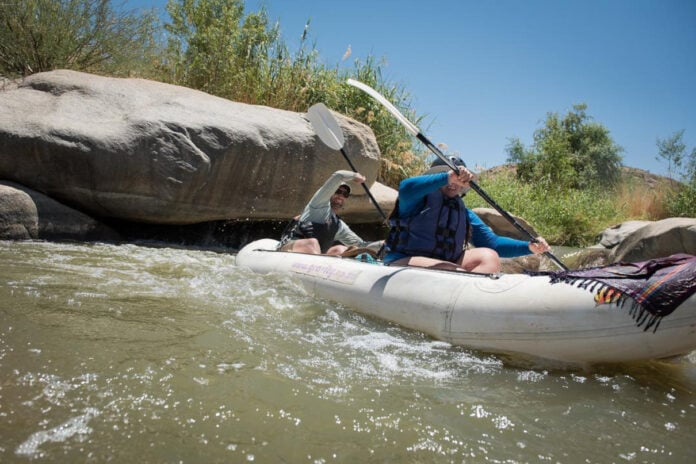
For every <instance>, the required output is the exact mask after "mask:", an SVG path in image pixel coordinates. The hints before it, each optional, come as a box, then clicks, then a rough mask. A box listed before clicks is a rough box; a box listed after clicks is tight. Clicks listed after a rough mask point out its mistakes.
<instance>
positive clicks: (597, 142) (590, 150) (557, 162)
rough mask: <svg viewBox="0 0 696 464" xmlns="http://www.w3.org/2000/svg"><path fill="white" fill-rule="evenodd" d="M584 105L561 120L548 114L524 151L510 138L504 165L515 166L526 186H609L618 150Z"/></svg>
mask: <svg viewBox="0 0 696 464" xmlns="http://www.w3.org/2000/svg"><path fill="white" fill-rule="evenodd" d="M586 109H587V105H585V104H580V105H574V106H573V110H572V111H570V112H568V114H566V115H565V116H564V117H563V118H561V117H560V116H559V115H558V114H557V113H549V114H548V115H547V117H546V122H545V125H544V127H542V128H540V129H538V130H537V131H535V132H534V142H533V144H532V146H531V147H530V148H529V149H527V148H525V147H524V145H523V144H522V142H521V141H520V140H519V139H516V138H513V139H512V140H511V141H510V144H509V145H508V147H507V151H508V161H511V162H514V163H517V164H518V166H517V175H518V176H519V177H520V179H522V180H524V181H526V182H534V183H537V182H540V181H543V182H548V183H549V184H552V185H555V186H558V187H561V188H564V189H584V188H592V187H596V186H604V187H606V186H613V185H615V184H616V183H617V182H618V180H619V178H620V167H621V156H620V153H621V151H622V148H621V147H619V146H618V145H616V144H614V142H613V140H612V139H611V137H610V136H609V131H608V130H607V129H606V128H605V127H604V126H603V125H601V124H599V123H595V122H591V121H590V119H591V118H590V117H589V116H588V115H587V113H586V112H585V110H586Z"/></svg>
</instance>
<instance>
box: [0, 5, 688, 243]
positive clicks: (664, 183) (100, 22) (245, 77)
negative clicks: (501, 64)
mask: <svg viewBox="0 0 696 464" xmlns="http://www.w3.org/2000/svg"><path fill="white" fill-rule="evenodd" d="M117 4H118V2H114V1H110V0H73V1H55V0H34V1H31V2H19V3H16V2H5V3H0V16H2V17H3V18H5V20H4V21H3V23H2V24H0V78H5V79H19V78H22V77H26V76H28V75H31V74H33V73H37V72H43V71H50V70H55V69H72V70H76V71H84V72H89V73H94V74H100V75H105V76H113V77H140V78H145V79H151V80H156V81H160V82H166V83H170V84H175V85H179V86H184V87H189V88H193V89H196V90H201V91H204V92H207V93H209V94H212V95H216V96H219V97H223V98H226V99H229V100H233V101H238V102H243V103H249V104H255V105H265V106H270V107H274V108H279V109H284V110H290V111H296V112H304V111H306V109H307V108H309V107H310V106H311V105H313V104H315V103H319V102H321V103H324V104H326V105H327V106H328V107H330V108H332V109H334V110H335V111H338V112H340V113H342V114H344V115H346V116H348V117H350V118H353V119H355V120H357V121H360V122H362V123H365V124H367V125H368V126H369V127H370V128H372V130H373V132H374V133H375V137H376V139H377V142H378V144H379V148H380V151H381V154H382V158H381V164H380V170H379V176H378V180H379V181H380V182H381V183H383V184H385V185H388V186H390V187H393V188H398V184H399V182H400V181H401V180H402V179H404V178H406V177H409V176H412V175H416V174H418V173H420V172H422V170H423V169H424V168H425V166H427V165H428V163H429V162H430V161H431V159H432V156H431V155H429V153H428V152H427V149H426V148H425V147H423V146H421V145H420V142H418V141H417V140H415V139H414V138H413V137H411V136H410V135H409V134H408V133H407V132H406V131H405V130H404V128H403V127H402V126H401V125H400V124H399V122H398V121H397V120H396V119H394V118H393V117H392V116H391V115H390V114H389V113H388V112H387V111H385V110H384V109H383V108H381V107H380V105H379V103H377V102H375V101H374V100H372V99H371V98H370V97H369V96H368V95H366V94H365V93H363V92H362V91H360V90H359V89H356V88H353V87H351V86H348V85H345V84H344V83H345V81H346V79H348V78H353V79H356V80H359V81H361V82H364V83H365V84H367V85H369V86H371V87H373V88H375V89H376V90H377V91H379V92H380V93H381V94H382V95H384V96H385V97H386V98H387V99H389V100H390V101H391V102H392V103H394V104H395V106H397V107H398V108H400V109H401V110H402V111H403V113H404V114H405V115H406V117H407V118H408V119H409V120H411V121H412V122H414V123H415V124H416V125H420V124H421V123H422V122H423V120H424V116H422V115H419V114H417V112H416V111H415V110H414V109H413V108H412V106H411V97H410V94H409V92H408V90H407V89H406V88H405V87H404V86H403V85H401V84H399V83H395V82H391V81H389V80H388V79H387V78H385V77H384V76H383V74H382V71H381V67H382V61H381V60H379V59H377V58H375V57H374V56H372V55H369V56H367V57H365V58H354V59H353V61H352V67H350V66H343V65H341V64H340V63H337V64H334V65H330V64H326V63H324V62H323V61H322V59H321V56H320V55H319V52H318V49H317V44H316V43H312V42H310V32H311V27H310V26H311V24H310V22H309V20H308V21H307V23H306V26H305V29H304V32H303V34H302V37H301V39H300V43H299V44H298V45H297V46H292V47H291V46H289V45H288V44H287V43H286V42H285V40H284V39H283V38H282V36H281V34H280V24H279V23H278V22H274V21H271V19H270V18H269V17H268V13H267V11H266V10H265V9H264V8H261V9H260V10H259V11H255V12H250V11H246V9H245V4H244V1H243V0H170V1H169V2H168V4H167V12H168V13H169V18H170V19H169V20H168V21H166V22H165V21H162V20H161V19H159V18H160V17H159V15H158V12H157V11H145V12H143V11H135V10H133V11H128V10H126V9H124V8H123V7H122V6H118V5H117ZM349 58H351V57H350V50H347V51H346V54H345V55H344V57H343V61H346V60H348V59H349ZM675 129H677V130H676V131H675V132H674V133H673V134H671V135H668V136H667V137H665V138H664V139H660V138H658V139H657V141H656V148H655V155H656V157H657V158H658V159H660V160H663V161H664V162H666V163H667V166H668V172H669V176H668V177H660V176H655V175H652V174H649V173H647V172H645V171H641V170H638V169H633V168H627V167H624V166H622V156H621V152H622V151H623V150H622V148H621V147H619V146H618V145H616V144H615V143H614V141H613V140H612V138H611V134H610V130H609V128H606V127H604V126H603V125H602V124H601V123H600V122H597V121H594V120H593V119H592V117H591V116H590V115H589V114H588V112H587V106H586V105H584V104H582V103H580V104H575V105H574V106H573V109H572V110H571V111H570V112H568V113H567V114H565V115H559V114H557V113H554V112H549V113H548V114H547V117H546V120H545V122H544V124H543V126H541V127H540V128H539V129H538V130H537V131H535V133H534V137H533V140H534V142H533V144H532V146H530V147H525V146H523V145H522V143H521V142H520V141H519V140H517V139H512V140H510V142H509V145H508V147H507V154H508V161H509V162H510V163H511V164H509V165H505V166H499V167H496V168H492V169H489V170H486V171H483V172H481V176H480V177H481V178H480V182H479V183H480V185H481V187H483V188H484V189H485V190H486V192H487V193H488V194H489V195H490V196H491V197H492V198H494V199H495V200H496V201H497V202H498V203H499V204H500V205H501V206H502V207H503V208H505V209H506V210H508V211H510V212H512V213H514V214H515V215H517V216H520V217H523V218H525V219H526V220H527V221H528V222H529V223H530V224H533V225H534V227H535V229H536V230H538V231H540V233H541V234H542V235H544V237H546V238H547V239H548V240H549V242H551V243H554V244H557V245H566V246H587V245H591V244H593V243H595V240H596V237H597V235H598V234H599V233H600V232H601V231H602V230H603V229H605V228H607V227H610V226H612V225H615V224H618V223H621V222H624V221H628V220H660V219H664V218H668V217H696V148H691V150H689V149H688V148H687V147H686V145H685V144H684V143H683V134H684V131H683V130H678V128H675ZM460 156H462V155H460ZM462 158H463V159H465V160H466V155H463V156H462ZM466 202H467V205H468V206H469V207H486V206H487V205H486V204H485V203H484V202H483V200H482V199H481V198H479V197H478V196H477V195H475V194H470V195H469V196H468V197H467V198H466Z"/></svg>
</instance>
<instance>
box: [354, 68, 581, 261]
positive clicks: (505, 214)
mask: <svg viewBox="0 0 696 464" xmlns="http://www.w3.org/2000/svg"><path fill="white" fill-rule="evenodd" d="M348 84H350V85H352V86H353V87H357V88H359V89H360V90H362V91H363V92H365V93H367V94H368V95H370V96H371V97H372V98H374V99H375V100H377V101H378V102H380V103H381V104H382V105H383V106H384V107H385V108H386V109H387V110H388V111H389V112H390V113H391V114H392V115H393V116H394V117H395V118H396V119H398V120H399V122H401V124H403V125H404V127H406V130H408V131H409V132H410V133H411V134H412V135H413V136H415V137H416V138H417V139H418V140H420V141H421V142H423V144H424V145H425V146H426V147H428V149H430V151H431V152H433V153H434V154H435V155H436V156H437V157H438V158H440V159H441V160H442V161H443V162H444V163H445V164H446V165H447V166H449V168H450V169H452V170H453V171H454V172H459V170H458V169H457V168H456V167H455V165H454V164H453V163H452V161H451V160H450V159H449V158H448V157H447V156H445V154H444V153H442V151H440V149H439V148H437V147H436V146H435V145H433V143H432V142H431V141H430V140H428V138H427V137H426V136H425V135H423V133H422V132H421V131H420V129H418V127H416V125H415V124H413V123H412V122H411V121H409V120H408V119H406V117H405V116H404V115H403V114H401V112H400V111H399V110H398V109H396V107H395V106H394V105H392V104H391V102H389V100H387V99H386V98H384V97H383V96H382V95H381V94H380V93H379V92H377V91H376V90H375V89H373V88H372V87H370V86H369V85H366V84H363V83H362V82H359V81H356V80H354V79H348ZM469 185H471V188H472V189H473V190H474V191H475V192H476V193H478V194H479V195H480V196H481V198H483V199H484V200H485V201H486V202H487V203H488V204H489V205H491V206H492V207H493V208H495V210H496V211H498V212H499V213H500V215H501V216H503V217H504V218H505V219H506V220H507V221H508V222H509V223H510V224H512V225H513V226H514V227H515V229H517V230H519V231H520V232H522V233H523V234H525V235H526V236H527V237H529V239H530V240H531V241H532V242H536V241H537V239H536V237H534V235H532V233H531V232H529V231H528V230H527V229H525V228H524V227H522V225H521V224H520V223H519V222H517V220H516V219H515V218H514V217H512V216H511V215H510V214H509V213H508V212H507V211H505V210H504V209H503V208H501V207H500V206H499V205H498V204H497V203H496V202H495V201H493V199H492V198H491V197H489V196H488V194H487V193H486V192H484V191H483V189H482V188H481V187H480V186H479V185H478V184H477V183H476V182H474V181H473V180H472V181H470V182H469ZM544 256H546V257H547V258H549V259H550V260H551V261H553V262H554V264H556V266H558V267H560V268H561V269H563V270H564V271H567V270H568V268H567V267H566V265H565V264H563V263H562V262H561V260H560V259H558V258H556V257H555V256H554V255H553V254H552V253H551V252H550V251H547V252H545V253H544Z"/></svg>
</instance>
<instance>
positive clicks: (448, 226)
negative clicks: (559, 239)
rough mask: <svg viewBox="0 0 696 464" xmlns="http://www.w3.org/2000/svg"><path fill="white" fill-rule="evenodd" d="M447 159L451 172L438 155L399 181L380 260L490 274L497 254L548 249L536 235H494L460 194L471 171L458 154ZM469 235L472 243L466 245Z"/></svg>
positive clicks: (496, 264) (495, 267)
mask: <svg viewBox="0 0 696 464" xmlns="http://www.w3.org/2000/svg"><path fill="white" fill-rule="evenodd" d="M450 161H451V162H452V163H453V165H454V166H455V167H456V168H457V169H458V171H457V172H455V171H453V170H451V168H450V167H449V166H448V165H447V164H446V163H445V162H444V161H443V160H441V159H439V158H438V159H436V160H435V161H434V162H433V163H432V165H431V166H430V169H428V170H427V171H426V172H425V173H424V174H423V175H420V176H416V177H411V178H408V179H405V180H403V181H402V182H401V184H400V185H399V197H398V199H397V203H396V206H395V208H394V211H393V212H392V214H391V215H390V218H389V225H390V226H391V229H390V231H389V236H388V237H387V240H386V247H387V255H386V256H385V257H384V263H385V264H387V265H393V266H417V267H428V268H435V269H447V270H456V271H471V272H481V273H496V272H500V256H503V257H505V258H512V257H515V256H523V255H527V254H530V253H535V254H538V253H544V252H547V251H549V249H550V247H549V245H548V244H547V243H546V240H544V238H542V237H537V238H536V241H534V242H526V241H522V240H516V239H512V238H509V237H501V236H498V235H496V234H495V233H494V232H493V231H492V230H491V228H490V227H488V226H487V225H486V224H485V223H484V222H483V221H482V220H481V219H480V218H479V217H478V216H477V215H476V213H474V212H473V211H471V210H470V209H468V208H467V207H466V206H465V205H464V202H463V201H462V199H461V195H462V194H464V193H465V192H466V191H467V190H469V188H470V186H469V182H470V181H473V180H475V179H474V175H473V173H471V171H469V170H468V169H467V168H466V165H465V164H464V162H463V161H462V160H461V159H460V158H457V157H454V156H453V157H451V158H450ZM469 240H470V241H471V243H472V244H473V245H474V246H475V248H472V249H466V244H467V242H469Z"/></svg>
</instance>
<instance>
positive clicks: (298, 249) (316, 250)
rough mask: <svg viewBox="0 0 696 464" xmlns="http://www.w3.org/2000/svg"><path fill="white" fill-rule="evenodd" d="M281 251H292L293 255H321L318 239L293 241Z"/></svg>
mask: <svg viewBox="0 0 696 464" xmlns="http://www.w3.org/2000/svg"><path fill="white" fill-rule="evenodd" d="M281 251H291V252H293V253H310V254H313V255H319V254H321V248H320V247H319V241H318V240H317V239H316V238H301V239H298V240H293V241H292V242H290V243H288V244H287V245H285V246H283V247H282V248H281Z"/></svg>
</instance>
